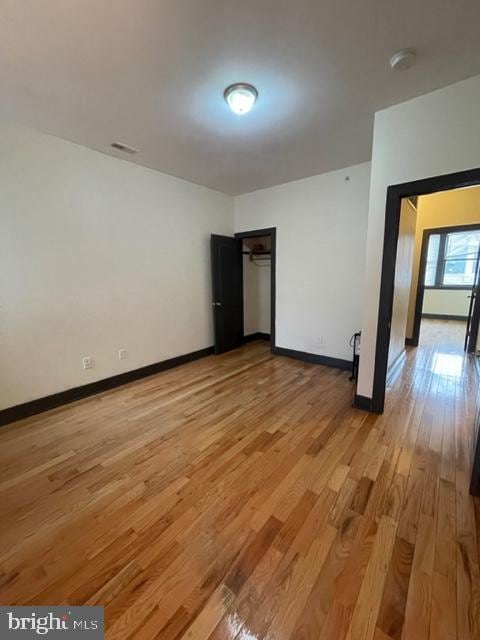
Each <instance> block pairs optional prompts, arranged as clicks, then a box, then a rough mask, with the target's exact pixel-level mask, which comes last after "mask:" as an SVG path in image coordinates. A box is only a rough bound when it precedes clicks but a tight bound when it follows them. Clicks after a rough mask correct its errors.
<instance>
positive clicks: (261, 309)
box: [243, 255, 271, 336]
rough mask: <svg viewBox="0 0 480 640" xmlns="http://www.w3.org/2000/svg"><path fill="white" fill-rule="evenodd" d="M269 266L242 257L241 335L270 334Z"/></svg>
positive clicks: (265, 263) (247, 257)
mask: <svg viewBox="0 0 480 640" xmlns="http://www.w3.org/2000/svg"><path fill="white" fill-rule="evenodd" d="M270 277H271V268H270V264H269V263H267V262H265V261H263V262H262V263H261V264H259V265H257V264H255V263H254V262H251V261H250V258H249V256H246V255H244V256H243V320H244V326H243V333H244V335H246V336H249V335H251V334H252V333H258V332H260V333H268V334H269V333H270V317H271V316H270V292H271V289H270V283H271V281H270Z"/></svg>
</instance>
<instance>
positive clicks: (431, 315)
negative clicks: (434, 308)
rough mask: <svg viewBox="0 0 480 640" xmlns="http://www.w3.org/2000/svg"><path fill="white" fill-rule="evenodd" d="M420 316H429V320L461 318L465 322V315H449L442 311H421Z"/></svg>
mask: <svg viewBox="0 0 480 640" xmlns="http://www.w3.org/2000/svg"><path fill="white" fill-rule="evenodd" d="M422 318H429V319H430V320H462V321H463V322H466V321H467V320H468V318H467V316H449V315H446V314H444V313H422Z"/></svg>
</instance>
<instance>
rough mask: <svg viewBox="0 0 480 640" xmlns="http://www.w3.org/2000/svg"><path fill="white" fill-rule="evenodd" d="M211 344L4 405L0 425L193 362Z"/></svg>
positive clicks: (204, 353)
mask: <svg viewBox="0 0 480 640" xmlns="http://www.w3.org/2000/svg"><path fill="white" fill-rule="evenodd" d="M213 351H214V349H213V347H207V348H206V349H200V350H199V351H193V352H192V353H186V354H184V355H182V356H177V357H176V358H170V359H169V360H163V361H162V362H155V363H154V364H149V365H147V366H145V367H140V369H133V370H132V371H125V373H119V374H118V375H115V376H111V377H110V378H104V379H103V380H97V381H96V382H90V383H89V384H84V385H82V386H81V387H74V388H73V389H67V390H66V391H60V392H59V393H54V394H52V395H50V396H45V397H43V398H37V399H36V400H31V401H30V402H24V403H23V404H18V405H16V406H14V407H8V408H7V409H2V410H0V426H3V425H6V424H10V423H11V422H16V421H17V420H21V419H22V418H28V417H29V416H33V415H36V414H37V413H43V412H44V411H49V410H50V409H55V408H56V407H60V406H62V405H64V404H69V403H70V402H75V401H76V400H81V399H82V398H87V397H88V396H92V395H95V394H97V393H101V392H102V391H108V390H109V389H114V388H115V387H120V386H121V385H124V384H127V383H128V382H133V381H135V380H140V379H141V378H146V377H147V376H152V375H154V374H155V373H160V372H162V371H166V370H167V369H173V367H178V366H180V365H181V364H186V363H187V362H193V360H198V359H199V358H204V357H205V356H209V355H211V354H212V353H213Z"/></svg>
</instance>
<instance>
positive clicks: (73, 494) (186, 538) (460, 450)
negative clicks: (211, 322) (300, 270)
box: [0, 322, 480, 640]
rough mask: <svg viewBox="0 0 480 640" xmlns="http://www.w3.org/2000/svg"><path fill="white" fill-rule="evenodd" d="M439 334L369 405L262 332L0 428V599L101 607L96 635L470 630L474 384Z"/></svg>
mask: <svg viewBox="0 0 480 640" xmlns="http://www.w3.org/2000/svg"><path fill="white" fill-rule="evenodd" d="M442 327H446V325H441V324H438V323H437V324H436V323H434V322H424V323H422V344H421V346H420V347H418V348H417V349H416V350H413V349H412V350H410V351H409V352H408V356H407V361H406V364H405V366H404V367H403V368H400V369H399V370H398V372H397V374H396V377H395V379H394V380H393V381H392V383H391V387H390V389H389V391H388V400H387V410H386V412H385V414H384V415H383V416H374V415H370V414H367V413H365V412H362V411H359V410H357V409H353V408H351V406H350V403H351V395H352V388H351V383H349V382H348V374H347V373H345V372H341V371H338V370H335V369H328V368H325V367H321V366H317V365H309V364H304V363H301V362H298V361H295V360H291V359H287V358H283V357H273V356H271V355H270V353H269V352H268V345H267V344H265V343H263V342H257V343H251V344H249V345H247V346H245V347H244V348H242V349H240V350H237V351H235V352H231V353H229V354H225V355H224V356H220V357H215V356H212V357H208V358H205V359H203V360H200V361H197V362H194V363H191V364H188V365H185V366H183V367H180V368H178V369H173V370H171V371H168V372H165V373H162V374H159V375H156V376H153V377H150V378H147V379H145V380H143V381H140V382H135V383H132V384H130V385H128V386H125V387H122V388H119V389H116V390H114V391H110V392H107V393H103V394H102V395H99V396H95V397H92V398H89V399H87V400H83V401H80V402H77V403H76V404H73V405H69V406H66V407H63V408H61V409H56V410H54V411H51V412H49V413H47V414H43V415H40V416H37V417H35V418H29V419H27V420H24V421H22V422H19V423H16V424H14V425H11V426H9V427H6V428H3V429H1V430H0V451H1V453H0V461H1V479H0V512H1V520H0V526H1V533H0V567H1V570H0V589H1V603H2V604H10V605H13V604H62V603H68V604H72V605H73V604H102V605H104V607H105V617H106V628H107V632H106V637H107V638H108V639H109V640H113V639H126V638H135V639H139V640H141V639H150V638H158V639H159V640H169V639H173V638H191V639H195V640H202V639H205V640H207V639H209V640H224V639H233V638H236V639H237V640H247V639H248V640H256V639H260V638H265V639H268V640H280V639H281V640H287V639H292V640H313V639H317V638H321V639H322V640H329V639H331V640H344V639H348V640H360V639H362V640H366V639H374V640H392V639H400V638H401V639H403V640H410V639H414V640H423V639H432V640H433V639H434V640H442V639H448V640H451V639H454V638H457V639H459V640H470V639H474V638H479V637H480V634H479V627H480V569H479V537H478V532H476V526H475V515H476V512H475V505H474V501H473V500H472V498H471V497H470V496H469V495H468V480H469V477H468V476H469V470H470V456H471V452H472V448H473V445H472V435H473V433H472V430H473V420H474V415H473V412H474V398H475V393H474V390H475V389H476V387H477V384H478V381H477V378H476V373H475V372H474V369H473V366H472V365H471V363H470V362H469V361H468V360H467V358H466V357H465V356H464V355H463V353H462V351H461V340H460V341H457V340H456V338H455V337H454V332H453V333H451V332H450V329H449V330H448V332H447V333H448V335H447V334H446V333H444V331H443V329H442ZM442 344H443V345H444V346H442ZM478 513H479V511H478V504H477V517H478Z"/></svg>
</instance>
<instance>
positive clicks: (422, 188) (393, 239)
mask: <svg viewBox="0 0 480 640" xmlns="http://www.w3.org/2000/svg"><path fill="white" fill-rule="evenodd" d="M479 184H480V168H477V169H469V170H467V171H459V172H456V173H449V174H446V175H441V176H436V177H433V178H424V179H422V180H414V181H412V182H404V183H403V184H396V185H391V186H389V187H388V188H387V197H386V209H385V231H384V240H383V257H382V272H381V279H380V295H379V305H378V321H377V337H376V348H375V368H374V376H373V389H372V398H371V403H370V410H371V411H372V412H373V413H383V410H384V407H385V389H386V382H387V363H388V349H389V345H390V323H391V320H392V308H393V295H394V285H395V265H396V261H397V243H398V231H399V225H400V207H401V203H402V199H403V198H409V197H410V198H411V197H415V196H424V195H428V194H431V193H436V192H438V191H450V190H452V189H458V188H461V187H471V186H476V185H479ZM362 407H363V408H365V407H364V406H363V404H362Z"/></svg>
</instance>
